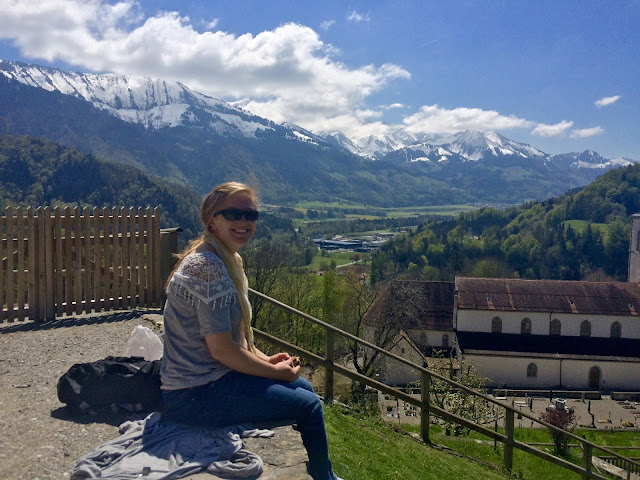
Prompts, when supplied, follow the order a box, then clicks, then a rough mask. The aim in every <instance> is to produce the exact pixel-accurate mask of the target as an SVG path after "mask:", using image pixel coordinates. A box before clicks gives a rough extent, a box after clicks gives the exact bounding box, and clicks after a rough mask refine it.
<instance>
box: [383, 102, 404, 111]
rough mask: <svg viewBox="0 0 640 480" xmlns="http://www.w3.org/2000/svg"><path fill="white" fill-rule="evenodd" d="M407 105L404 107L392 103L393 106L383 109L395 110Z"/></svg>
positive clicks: (400, 104)
mask: <svg viewBox="0 0 640 480" xmlns="http://www.w3.org/2000/svg"><path fill="white" fill-rule="evenodd" d="M404 107H405V105H403V104H402V103H392V104H391V105H386V106H385V107H383V108H384V109H385V110H395V109H398V108H404Z"/></svg>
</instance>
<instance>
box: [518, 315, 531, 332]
mask: <svg viewBox="0 0 640 480" xmlns="http://www.w3.org/2000/svg"><path fill="white" fill-rule="evenodd" d="M520 333H523V334H525V335H529V334H531V320H529V319H528V318H527V317H525V318H523V319H522V322H520Z"/></svg>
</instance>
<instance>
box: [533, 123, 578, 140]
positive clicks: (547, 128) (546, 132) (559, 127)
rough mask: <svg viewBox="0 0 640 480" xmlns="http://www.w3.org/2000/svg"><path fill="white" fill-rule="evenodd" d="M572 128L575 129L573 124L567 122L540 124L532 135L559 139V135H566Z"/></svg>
mask: <svg viewBox="0 0 640 480" xmlns="http://www.w3.org/2000/svg"><path fill="white" fill-rule="evenodd" d="M571 127H573V122H568V121H566V120H563V121H561V122H560V123H555V124H553V125H547V124H545V123H539V124H538V125H536V128H534V129H533V130H531V135H537V136H539V137H557V136H559V135H564V134H565V133H566V132H567V130H569V129H570V128H571Z"/></svg>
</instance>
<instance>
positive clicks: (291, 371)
mask: <svg viewBox="0 0 640 480" xmlns="http://www.w3.org/2000/svg"><path fill="white" fill-rule="evenodd" d="M294 362H295V358H289V359H287V360H283V361H281V362H278V363H277V364H275V367H276V369H277V370H278V371H279V372H280V374H281V375H282V376H280V375H278V378H279V380H283V381H285V382H295V381H296V380H297V379H298V377H299V376H300V363H299V362H298V364H297V365H294Z"/></svg>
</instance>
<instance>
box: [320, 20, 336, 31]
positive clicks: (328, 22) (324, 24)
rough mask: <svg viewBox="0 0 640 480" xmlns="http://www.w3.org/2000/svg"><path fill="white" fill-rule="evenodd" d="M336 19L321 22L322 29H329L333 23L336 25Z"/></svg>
mask: <svg viewBox="0 0 640 480" xmlns="http://www.w3.org/2000/svg"><path fill="white" fill-rule="evenodd" d="M335 23H336V21H335V20H325V21H324V22H322V23H321V24H320V28H321V29H322V30H329V29H330V28H331V27H332V26H333V25H335Z"/></svg>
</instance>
